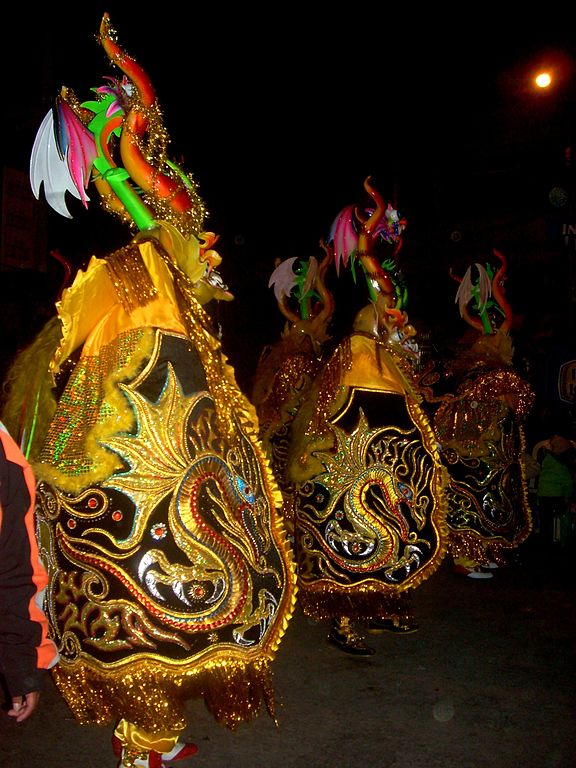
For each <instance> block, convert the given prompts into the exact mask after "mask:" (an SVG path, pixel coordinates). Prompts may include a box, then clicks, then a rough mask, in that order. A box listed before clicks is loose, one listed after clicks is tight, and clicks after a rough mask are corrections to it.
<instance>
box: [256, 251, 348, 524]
mask: <svg viewBox="0 0 576 768" xmlns="http://www.w3.org/2000/svg"><path fill="white" fill-rule="evenodd" d="M320 247H321V248H322V249H323V250H324V258H323V259H322V260H321V261H320V262H319V261H318V259H316V257H315V256H311V257H310V258H309V259H308V260H299V259H297V258H295V257H293V258H290V259H286V260H285V261H283V262H281V263H280V264H277V266H276V268H275V269H274V272H273V273H272V275H271V277H270V280H269V284H268V285H269V287H271V286H273V287H274V295H275V297H276V300H277V302H278V307H279V309H280V312H281V313H282V315H283V316H284V317H285V318H286V324H285V326H284V329H283V331H282V335H281V337H280V339H279V340H278V341H277V342H275V343H274V344H272V345H271V346H268V347H265V348H264V349H263V350H262V353H261V355H260V358H259V360H258V365H257V368H256V373H255V376H254V385H253V389H252V397H251V401H252V403H253V404H254V407H255V408H256V412H257V414H258V421H259V424H260V432H259V437H260V440H261V442H262V446H263V448H264V450H265V451H266V454H267V456H268V458H269V460H270V465H271V467H272V471H273V472H274V475H275V477H276V481H277V482H278V485H279V487H280V490H281V492H282V498H283V505H282V511H283V516H284V520H285V523H286V528H287V530H288V532H289V534H290V536H291V537H292V538H293V535H294V519H293V518H294V509H293V505H294V486H293V484H292V483H290V482H289V481H288V480H287V478H286V461H287V458H288V450H289V446H290V441H291V427H292V422H293V420H294V418H295V416H296V414H297V413H298V411H299V409H300V406H301V405H302V403H303V402H304V400H305V398H306V396H307V394H308V391H309V389H310V387H311V385H312V382H313V380H314V378H315V376H316V374H317V373H318V371H319V370H320V368H321V366H322V363H323V362H324V360H325V356H326V349H327V346H328V343H329V342H330V335H329V332H328V329H329V325H330V321H331V319H332V314H333V312H334V298H333V296H332V293H331V291H330V290H329V288H328V286H327V284H326V272H327V270H328V269H329V267H330V266H331V265H332V263H333V261H334V252H333V250H332V248H331V247H330V246H328V245H327V244H326V243H324V242H323V241H321V242H320Z"/></svg>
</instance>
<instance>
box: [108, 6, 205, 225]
mask: <svg viewBox="0 0 576 768" xmlns="http://www.w3.org/2000/svg"><path fill="white" fill-rule="evenodd" d="M115 38H116V32H115V30H114V29H113V27H112V24H111V22H110V17H109V15H108V14H107V13H105V14H104V16H103V18H102V23H101V24H100V43H101V44H102V47H103V48H104V50H105V51H106V54H107V56H108V58H109V59H110V61H111V62H112V63H113V64H115V65H116V66H118V67H119V68H120V69H121V70H122V72H124V74H125V75H126V76H127V77H129V78H130V80H131V81H132V83H133V84H134V86H135V87H136V89H137V91H138V95H139V97H140V105H139V106H141V107H144V109H143V110H141V109H140V110H139V109H135V108H132V109H131V110H130V112H129V113H128V114H127V115H126V118H125V120H124V127H123V129H122V133H121V134H120V155H121V158H122V163H123V165H124V167H125V169H126V171H127V172H128V173H129V175H130V177H131V178H132V180H133V181H134V182H135V184H137V185H138V186H139V187H141V188H142V189H143V190H144V192H149V193H152V194H153V195H156V196H157V197H159V198H161V199H163V200H166V201H167V202H168V203H169V205H170V207H171V208H173V209H174V210H175V211H176V212H178V213H186V212H188V211H190V210H191V209H192V208H193V203H192V200H191V199H190V196H189V194H188V191H187V189H186V188H185V187H184V186H182V185H181V184H180V183H178V182H177V181H175V180H174V179H173V178H171V177H170V176H167V175H166V174H164V173H162V172H161V171H160V170H159V169H158V168H155V167H154V166H153V165H151V164H150V163H149V162H148V160H147V159H146V158H145V156H144V153H143V151H142V149H141V148H140V142H141V140H142V139H143V138H144V136H145V134H146V131H147V129H148V125H149V116H148V110H150V109H151V108H152V107H153V106H154V105H155V104H156V93H155V91H154V88H153V87H152V83H151V81H150V78H149V77H148V75H147V74H146V72H145V71H144V70H143V69H142V67H141V66H140V65H139V64H138V63H137V62H136V61H135V59H134V58H132V57H131V56H129V55H128V54H127V53H125V52H124V51H123V50H122V49H121V48H120V46H119V45H118V44H117V42H116V39H115Z"/></svg>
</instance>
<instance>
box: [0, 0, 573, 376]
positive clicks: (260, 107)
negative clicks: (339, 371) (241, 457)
mask: <svg viewBox="0 0 576 768" xmlns="http://www.w3.org/2000/svg"><path fill="white" fill-rule="evenodd" d="M103 11H108V12H109V13H110V16H111V19H112V23H113V25H114V26H115V28H116V30H117V32H118V37H119V42H120V44H121V46H122V47H123V48H124V49H125V50H126V51H127V52H128V53H130V54H131V55H133V56H134V57H135V58H136V59H137V61H138V62H139V63H140V64H141V65H142V66H143V67H144V68H145V69H146V70H147V72H148V74H149V75H150V77H151V79H152V82H153V84H154V86H155V88H156V91H157V94H158V98H159V101H160V104H161V106H162V108H163V111H164V116H165V122H166V126H167V129H168V132H169V135H170V138H171V145H170V147H171V152H172V154H173V156H174V157H175V158H177V159H179V160H180V161H181V163H182V165H183V167H184V168H185V170H186V171H188V172H191V173H192V174H193V175H194V177H195V179H196V181H197V182H198V183H199V189H200V193H201V195H202V197H203V199H204V201H205V203H206V205H207V208H208V211H209V213H210V216H209V219H208V221H207V223H206V224H207V228H208V229H212V230H213V231H215V232H217V233H218V234H219V235H220V240H219V243H218V250H219V252H220V253H221V255H222V257H223V263H222V266H221V273H222V275H223V278H224V280H225V281H226V282H227V283H228V285H229V286H230V288H231V289H232V291H233V293H234V294H235V297H236V298H235V301H234V302H232V303H231V304H226V305H221V306H219V307H218V308H217V310H216V314H217V316H218V319H219V320H220V322H221V324H222V327H223V333H224V342H223V343H224V349H225V351H226V352H227V354H228V356H229V358H230V361H231V362H232V364H233V365H234V367H235V368H236V370H237V374H238V379H239V382H240V383H241V384H242V386H244V387H245V388H249V386H250V383H251V377H252V373H253V370H254V367H255V364H256V361H257V357H258V354H259V352H260V350H261V348H262V346H263V344H265V343H270V342H273V341H274V340H276V338H278V335H279V333H280V331H281V329H282V326H283V318H282V317H281V315H280V313H279V312H278V309H277V307H276V304H275V301H274V297H273V294H272V291H271V289H269V288H268V280H269V277H270V274H271V272H272V270H273V269H274V264H275V260H276V259H278V258H279V259H285V258H288V257H291V256H296V257H301V258H308V257H309V256H310V255H312V254H315V255H319V253H320V252H319V249H318V243H319V240H320V238H322V237H326V236H327V234H328V231H329V228H330V224H331V222H332V220H333V218H334V217H335V216H336V214H337V213H338V212H339V211H340V210H341V209H342V208H343V207H344V206H345V205H348V204H349V203H352V202H361V201H363V200H364V190H363V181H364V179H365V178H366V177H367V176H368V175H370V176H372V179H373V183H374V185H375V186H376V187H377V188H378V190H379V191H380V192H381V193H382V195H383V196H384V197H385V198H386V199H390V200H391V201H392V202H394V203H395V205H396V207H397V208H398V210H399V211H400V213H401V214H402V215H403V216H404V217H405V218H406V219H407V222H408V225H407V229H406V232H405V237H404V247H403V250H402V254H401V259H402V260H401V266H402V270H403V273H404V276H405V278H406V281H407V284H408V289H409V305H408V313H409V315H410V318H411V320H412V321H413V322H414V324H415V325H416V326H417V329H418V330H419V332H421V333H422V334H423V336H429V335H430V334H431V335H432V337H433V338H434V339H436V340H437V343H442V342H443V341H444V340H448V339H451V338H453V337H458V336H459V335H461V334H462V333H464V331H465V327H464V325H463V322H462V321H461V320H460V318H459V315H458V312H457V309H456V307H455V304H454V297H455V290H456V287H457V286H456V283H455V282H454V281H453V280H451V278H450V277H449V269H450V267H452V268H453V269H454V271H455V272H456V273H458V274H460V275H462V274H463V273H464V272H465V270H466V268H467V267H468V266H469V264H471V263H473V262H475V261H479V262H481V263H485V262H486V261H487V260H489V259H490V258H491V249H492V248H493V247H497V248H498V249H499V250H500V251H502V252H503V253H504V254H505V256H506V257H507V259H508V262H509V269H508V281H507V295H508V297H509V299H510V301H511V303H512V306H513V309H514V311H515V313H516V315H517V327H516V331H517V333H518V343H519V345H521V346H522V347H526V339H528V340H530V341H532V340H533V339H537V338H540V337H546V338H550V335H551V334H552V335H553V336H554V338H555V339H557V340H558V341H559V343H561V344H563V343H564V339H567V340H568V341H569V340H570V339H571V338H572V336H573V328H574V278H573V271H574V264H573V261H574V257H573V251H574V243H573V238H567V239H565V238H563V236H562V227H563V226H565V225H566V224H570V223H571V222H573V221H574V215H573V211H572V202H573V186H574V185H573V173H572V165H571V162H570V148H571V146H572V144H573V142H574V135H575V134H574V128H575V124H576V123H575V120H574V117H575V114H574V94H575V93H576V91H575V89H574V85H575V83H574V53H575V46H574V36H573V32H572V26H573V25H572V24H571V22H570V19H569V18H568V16H567V15H566V14H565V13H564V12H561V11H560V10H556V11H553V12H550V11H548V10H547V9H545V8H544V9H538V10H537V11H536V10H534V12H530V11H529V10H528V9H527V7H526V6H524V5H520V4H518V6H517V7H516V8H514V7H513V8H510V6H508V5H507V12H506V19H503V18H502V17H501V15H500V7H499V6H493V7H490V6H489V5H486V4H483V5H482V6H481V7H480V6H477V7H475V8H471V7H469V6H467V7H466V9H463V10H462V12H454V11H453V10H450V11H443V10H442V9H441V8H439V7H438V5H437V4H436V5H433V6H427V7H424V9H422V7H421V4H416V3H405V4H404V5H403V6H402V7H401V8H398V7H397V6H391V5H384V4H376V3H371V4H369V3H364V4H356V5H348V6H346V7H345V8H343V9H336V6H332V5H324V4H322V5H321V6H316V5H314V4H313V3H308V4H295V3H292V4H284V3H281V4H270V5H267V6H262V5H260V4H257V5H254V4H252V5H247V4H236V5H234V4H230V5H229V4H222V3H212V4H210V5H209V6H208V5H199V4H187V5H184V4H181V3H175V2H165V3H162V4H155V5H152V6H150V7H149V9H148V10H146V9H145V8H144V7H143V6H141V5H139V4H136V3H128V2H109V3H100V2H87V3H76V4H73V3H70V4H67V3H63V4H62V3H60V4H57V5H56V4H54V5H51V6H50V7H49V8H48V7H43V8H42V9H40V10H38V9H31V8H30V7H28V6H26V7H24V6H22V7H21V8H15V9H14V10H13V13H12V16H11V22H10V24H8V25H6V26H5V37H6V38H7V42H8V43H9V44H8V45H6V46H5V47H4V49H3V54H2V55H3V72H4V75H3V80H4V83H3V84H4V89H3V90H4V95H5V109H4V128H5V130H4V139H3V145H2V146H3V154H4V158H3V167H4V170H5V169H6V168H10V169H12V168H15V169H19V170H22V171H24V172H26V173H27V170H28V161H29V156H30V150H31V147H32V144H33V141H34V136H35V134H36V131H37V129H38V126H39V124H40V122H41V120H42V118H43V117H44V115H45V113H46V112H47V111H48V109H50V107H51V105H52V101H53V99H54V97H55V96H56V95H57V93H58V91H59V89H60V87H61V86H62V85H66V86H68V87H71V88H72V89H73V90H74V91H75V92H76V94H77V95H78V96H79V97H80V98H81V99H86V98H89V97H90V96H91V91H90V89H91V88H93V87H97V86H99V85H101V84H103V78H104V77H105V76H109V75H112V74H117V72H115V71H114V70H113V69H112V67H111V65H110V64H109V62H108V60H107V58H106V56H105V54H104V52H103V50H102V49H101V48H100V46H99V44H98V43H97V41H96V33H97V32H98V28H99V24H100V20H101V17H102V12H103ZM530 14H532V15H530ZM544 63H547V64H550V63H551V64H552V65H553V66H554V67H555V72H556V74H557V75H558V78H559V79H558V80H557V83H556V87H555V88H554V89H551V90H549V91H547V92H537V91H536V90H535V89H534V88H533V87H532V85H531V82H530V76H531V75H533V74H534V73H535V71H536V70H537V68H538V66H539V65H540V64H544ZM552 190H561V192H556V193H552ZM551 193H552V194H551ZM23 194H25V195H27V196H28V198H29V204H30V210H31V211H32V217H33V223H34V228H35V232H37V236H36V241H35V242H36V245H35V246H34V250H35V254H34V260H33V261H34V263H33V265H32V268H30V263H29V260H28V261H26V263H25V264H24V265H18V264H14V263H10V264H8V265H7V264H6V260H5V259H4V260H3V262H2V264H3V266H2V271H0V281H1V282H0V308H1V310H2V323H3V329H4V330H3V352H2V360H1V362H2V366H3V367H5V366H6V365H7V361H8V360H9V359H10V358H11V356H12V354H13V353H14V351H15V350H16V349H17V348H19V347H20V346H21V345H22V344H24V343H26V342H27V341H28V340H29V338H30V337H31V335H32V334H33V333H34V332H35V331H36V329H37V328H38V325H39V324H41V323H42V322H43V321H44V319H45V317H46V315H47V314H49V313H50V312H51V311H52V307H53V303H54V300H55V298H56V296H57V294H58V290H59V286H60V283H61V280H62V278H63V271H62V266H61V264H60V263H59V262H58V261H56V260H55V259H53V258H52V257H51V256H50V255H49V254H50V250H51V249H54V248H57V249H59V250H60V251H61V253H62V254H63V256H64V257H65V258H66V259H67V260H68V261H70V263H71V264H72V265H73V267H74V269H76V268H78V267H80V266H83V265H84V264H85V263H86V261H87V259H88V258H89V256H90V255H92V254H93V253H96V254H99V253H103V252H106V251H107V250H109V249H111V248H115V247H118V246H121V245H123V244H125V242H126V241H127V240H128V239H129V237H130V232H128V230H127V229H125V228H123V227H122V226H121V225H120V224H118V223H117V222H116V221H115V220H113V219H112V218H111V217H110V216H106V215H105V214H104V213H103V212H101V211H100V209H99V207H98V202H97V198H96V193H95V191H94V192H93V198H94V201H93V202H92V203H91V206H90V208H89V209H88V210H87V211H86V210H84V209H83V208H82V207H81V206H79V205H76V202H75V201H72V202H71V203H70V206H69V207H70V210H71V211H72V212H73V218H72V219H71V220H69V219H64V218H62V217H59V216H58V214H56V213H54V212H53V211H52V210H51V209H48V206H47V204H46V203H45V201H44V200H43V199H41V200H40V201H38V202H37V201H35V200H34V199H33V196H32V193H31V192H30V191H29V190H26V191H25V192H24V193H23ZM6 198H7V193H6V187H5V189H4V193H3V212H4V220H3V228H5V227H6V225H7V217H8V216H9V213H7V209H8V206H7V199H6ZM339 290H340V296H339V298H338V306H339V307H341V308H342V309H343V310H349V309H350V308H351V307H353V306H355V304H356V303H357V302H359V303H360V304H361V303H364V302H365V301H366V294H365V292H364V289H363V288H359V287H357V286H354V285H353V284H352V283H351V281H348V283H346V282H344V283H342V284H341V285H340V288H339ZM337 311H338V310H337ZM521 336H522V338H521Z"/></svg>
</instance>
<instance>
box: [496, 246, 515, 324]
mask: <svg viewBox="0 0 576 768" xmlns="http://www.w3.org/2000/svg"><path fill="white" fill-rule="evenodd" d="M492 253H493V254H494V256H496V258H497V259H499V261H500V268H499V269H498V270H497V272H496V274H495V275H494V277H493V278H492V296H494V298H495V299H496V301H497V302H498V304H499V305H500V308H501V309H502V311H503V312H504V320H503V321H502V324H501V325H500V330H502V331H509V330H510V328H511V327H512V320H513V312H512V307H511V306H510V303H509V302H508V299H507V298H506V296H505V295H504V279H505V277H506V271H507V269H508V262H507V261H506V258H505V256H504V255H503V254H502V253H500V251H498V250H496V248H493V249H492Z"/></svg>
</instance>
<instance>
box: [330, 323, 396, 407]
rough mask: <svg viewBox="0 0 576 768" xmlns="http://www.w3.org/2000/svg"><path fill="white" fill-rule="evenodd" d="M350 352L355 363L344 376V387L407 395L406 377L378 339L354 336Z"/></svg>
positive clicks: (351, 340) (351, 339)
mask: <svg viewBox="0 0 576 768" xmlns="http://www.w3.org/2000/svg"><path fill="white" fill-rule="evenodd" d="M350 351H351V353H352V359H353V361H354V363H353V365H352V366H351V367H350V370H347V371H345V372H344V374H343V377H342V384H343V386H345V387H359V388H360V389H375V390H377V391H378V392H394V393H396V394H399V395H405V394H406V392H407V390H408V387H407V385H406V382H405V380H404V377H403V376H402V374H401V372H400V371H399V369H398V366H397V365H396V364H395V363H394V359H393V357H392V355H391V354H390V352H388V351H386V350H385V349H384V348H383V345H382V344H379V343H378V342H377V340H376V339H374V338H371V337H369V336H363V335H360V334H354V335H353V336H351V338H350Z"/></svg>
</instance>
